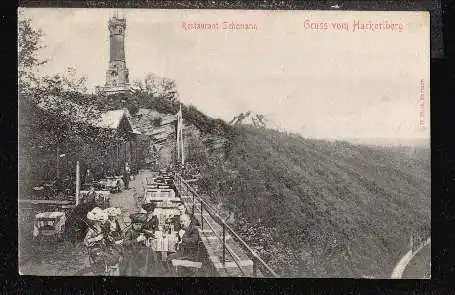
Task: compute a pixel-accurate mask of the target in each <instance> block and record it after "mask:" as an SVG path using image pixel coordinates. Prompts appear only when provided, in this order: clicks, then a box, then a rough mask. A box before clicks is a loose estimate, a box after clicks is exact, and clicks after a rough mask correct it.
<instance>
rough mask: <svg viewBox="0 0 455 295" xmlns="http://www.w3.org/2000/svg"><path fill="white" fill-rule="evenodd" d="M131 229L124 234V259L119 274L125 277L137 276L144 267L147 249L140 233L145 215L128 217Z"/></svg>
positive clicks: (144, 239)
mask: <svg viewBox="0 0 455 295" xmlns="http://www.w3.org/2000/svg"><path fill="white" fill-rule="evenodd" d="M130 219H131V224H132V225H131V228H130V229H129V230H128V231H127V232H126V233H125V237H124V240H123V246H124V257H123V263H122V266H121V269H120V274H121V275H125V276H137V275H140V274H141V269H142V268H143V267H144V266H145V260H146V256H147V248H146V246H145V241H146V237H145V236H144V234H143V232H142V226H143V224H144V222H145V221H146V220H147V214H144V213H134V214H131V215H130Z"/></svg>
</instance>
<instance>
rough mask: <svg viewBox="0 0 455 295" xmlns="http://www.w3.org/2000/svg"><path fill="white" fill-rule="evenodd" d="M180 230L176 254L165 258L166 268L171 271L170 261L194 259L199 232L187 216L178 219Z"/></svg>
mask: <svg viewBox="0 0 455 295" xmlns="http://www.w3.org/2000/svg"><path fill="white" fill-rule="evenodd" d="M180 220H181V222H182V229H181V230H180V231H179V233H178V237H179V242H178V243H177V247H176V249H177V252H175V253H172V254H170V255H169V256H168V257H167V260H166V262H167V266H168V268H170V269H172V260H174V259H182V260H185V259H189V260H192V259H195V258H196V257H195V256H196V252H197V247H198V243H199V232H198V230H197V228H196V225H195V224H194V222H193V221H192V219H191V217H190V216H189V215H188V214H184V215H182V216H181V217H180Z"/></svg>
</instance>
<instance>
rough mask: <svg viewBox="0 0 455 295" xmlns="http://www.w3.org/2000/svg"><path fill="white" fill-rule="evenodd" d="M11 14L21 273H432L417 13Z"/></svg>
mask: <svg viewBox="0 0 455 295" xmlns="http://www.w3.org/2000/svg"><path fill="white" fill-rule="evenodd" d="M17 18H18V32H17V41H18V48H17V50H18V65H17V66H18V124H19V126H18V128H19V130H18V156H19V158H18V159H19V161H18V173H19V179H18V191H19V192H18V256H19V257H18V267H19V269H18V272H19V274H20V275H32V276H129V277H261V278H262V277H271V278H360V279H430V278H431V152H430V54H431V51H430V41H431V40H430V27H431V25H430V13H429V12H426V11H347V10H346V11H339V10H332V11H330V10H306V11H304V10H301V11H298V10H294V11H291V10H286V11H284V10H282V11H280V10H273V11H272V10H216V9H214V10H202V9H127V8H122V9H120V8H116V9H114V8H19V9H18V12H17Z"/></svg>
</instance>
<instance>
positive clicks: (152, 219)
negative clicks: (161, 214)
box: [142, 202, 159, 233]
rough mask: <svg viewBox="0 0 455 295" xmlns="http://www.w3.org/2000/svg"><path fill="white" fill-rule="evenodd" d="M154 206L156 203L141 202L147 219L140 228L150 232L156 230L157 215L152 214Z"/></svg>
mask: <svg viewBox="0 0 455 295" xmlns="http://www.w3.org/2000/svg"><path fill="white" fill-rule="evenodd" d="M155 207H156V205H155V203H154V202H150V203H145V204H142V209H144V210H145V211H146V212H147V219H146V220H145V222H144V225H143V227H142V229H144V230H147V231H150V232H152V233H154V232H155V231H156V230H158V224H159V220H158V217H157V216H156V215H154V214H153V211H154V210H155Z"/></svg>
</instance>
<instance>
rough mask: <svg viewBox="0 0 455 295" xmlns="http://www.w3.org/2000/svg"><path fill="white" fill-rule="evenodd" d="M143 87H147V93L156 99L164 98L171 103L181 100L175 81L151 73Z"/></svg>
mask: <svg viewBox="0 0 455 295" xmlns="http://www.w3.org/2000/svg"><path fill="white" fill-rule="evenodd" d="M139 85H142V84H139ZM143 85H144V86H145V89H146V91H147V92H148V93H150V94H152V95H153V97H155V98H164V99H166V100H169V101H170V102H176V101H178V100H179V93H178V91H177V85H176V83H175V81H174V80H171V79H169V78H164V77H159V76H157V75H154V74H151V73H150V74H148V75H147V76H146V77H145V79H144V84H143Z"/></svg>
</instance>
